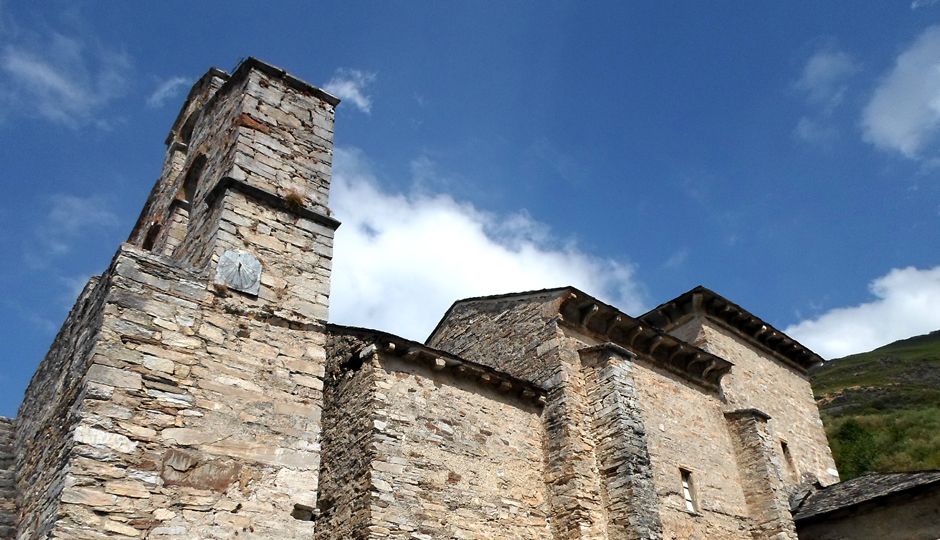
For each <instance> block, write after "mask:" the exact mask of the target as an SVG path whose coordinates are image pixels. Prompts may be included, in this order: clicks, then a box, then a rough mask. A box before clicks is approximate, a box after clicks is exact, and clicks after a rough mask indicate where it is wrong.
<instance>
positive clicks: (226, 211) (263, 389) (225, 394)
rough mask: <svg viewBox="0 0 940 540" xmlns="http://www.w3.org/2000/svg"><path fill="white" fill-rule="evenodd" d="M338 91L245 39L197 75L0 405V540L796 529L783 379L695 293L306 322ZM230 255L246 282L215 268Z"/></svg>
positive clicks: (795, 372) (318, 296) (512, 301)
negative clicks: (785, 455)
mask: <svg viewBox="0 0 940 540" xmlns="http://www.w3.org/2000/svg"><path fill="white" fill-rule="evenodd" d="M336 104H337V100H336V99H335V98H333V97H332V96H329V95H327V94H325V93H324V92H323V91H321V90H319V89H316V88H314V87H312V86H310V85H308V84H306V83H304V82H302V81H299V80H297V79H295V78H294V77H292V76H290V75H289V74H286V73H285V72H283V71H281V70H279V69H277V68H274V67H273V66H269V65H267V64H264V63H261V62H259V61H257V60H254V59H249V60H247V61H245V62H244V63H243V64H241V65H240V66H239V68H238V69H237V70H236V71H235V73H233V74H232V75H229V74H227V73H224V72H221V71H219V70H210V71H209V73H207V74H206V75H205V76H204V77H203V78H202V79H201V80H200V81H199V82H197V84H196V86H195V87H194V89H193V91H192V92H191V93H190V94H189V97H188V98H187V102H186V103H185V104H184V106H183V109H182V111H181V113H180V116H179V118H178V119H177V121H176V123H175V124H174V126H173V130H172V131H171V133H170V136H169V137H168V141H167V142H168V145H169V146H168V150H167V154H166V158H165V161H164V166H163V171H162V174H161V176H160V178H159V179H158V181H157V183H156V185H155V186H154V189H153V191H152V193H151V195H150V197H149V199H148V201H147V204H146V206H145V207H144V209H143V211H142V212H141V216H140V218H139V220H138V222H137V225H136V226H135V228H134V231H133V232H132V234H131V237H130V240H129V242H128V243H127V244H124V245H122V246H121V247H120V248H119V250H118V252H117V253H116V255H115V257H114V259H113V260H112V262H111V265H110V267H109V268H108V269H107V271H106V272H104V274H102V276H101V277H100V278H94V279H93V280H91V282H90V283H89V285H88V286H87V287H86V288H85V290H84V291H83V292H82V294H81V295H80V297H79V299H78V301H77V302H76V305H75V307H74V308H73V309H72V311H71V312H70V313H69V316H68V318H67V319H66V321H65V324H64V325H63V327H62V329H61V331H60V332H59V334H58V335H57V337H56V339H55V342H54V343H53V345H52V347H51V348H50V351H49V353H48V354H47V356H46V358H45V359H44V360H43V362H42V363H41V365H40V367H39V369H38V370H37V372H36V375H35V376H34V378H33V380H32V382H31V383H30V386H29V389H28V391H27V393H26V396H25V397H24V401H23V405H22V407H21V409H20V411H19V415H18V417H17V419H16V421H15V422H12V421H9V420H6V419H0V540H8V539H13V538H16V539H17V540H31V539H34V538H35V539H40V538H41V539H45V538H69V539H73V540H91V539H99V538H148V539H169V538H219V539H222V538H235V537H242V538H255V539H269V538H279V539H280V538H284V539H300V538H305V539H309V538H315V539H319V540H328V539H334V538H353V539H369V540H373V539H376V540H377V539H384V538H388V539H400V540H405V539H407V540H429V539H437V538H447V539H471V538H473V539H476V538H480V539H482V538H487V539H490V538H493V539H533V540H534V539H538V540H543V539H544V540H548V539H552V540H606V539H614V538H617V539H620V538H627V539H659V538H662V539H671V540H678V539H683V540H685V539H711V538H720V539H729V540H730V539H740V540H743V539H747V538H766V537H773V538H775V539H778V540H779V539H781V538H794V536H793V535H794V529H793V523H792V519H791V518H790V517H789V514H788V509H787V495H788V494H789V490H790V489H791V488H792V487H793V484H794V483H795V482H796V478H790V477H788V476H787V475H785V474H784V473H783V472H782V467H783V465H782V461H781V459H782V456H781V455H780V445H779V443H780V441H781V440H786V442H787V443H788V445H789V448H790V450H791V451H792V453H793V456H794V457H795V464H796V467H798V468H799V469H800V472H801V473H803V474H804V475H806V474H809V475H814V476H816V477H819V478H820V479H822V480H824V481H825V482H829V481H833V480H835V479H836V478H837V477H836V476H835V474H836V473H835V472H834V469H832V467H833V465H832V458H831V454H830V452H829V449H828V447H827V446H826V441H825V438H824V434H823V431H822V429H821V424H820V423H819V417H818V412H817V411H816V409H815V404H814V403H813V399H812V395H811V393H810V391H809V385H808V382H807V380H806V377H805V373H803V372H802V371H801V364H799V363H797V364H795V365H793V363H792V362H790V360H792V359H790V358H789V357H784V356H782V355H781V351H780V350H776V349H773V350H772V349H768V348H767V347H768V343H769V342H768V341H767V340H766V339H765V340H764V341H760V340H755V339H751V338H749V337H748V336H745V335H742V334H740V332H738V330H735V328H732V327H730V326H728V325H727V324H726V323H727V321H726V320H724V319H722V321H724V322H721V321H719V320H713V318H709V317H710V316H709V315H707V314H706V315H702V316H697V315H695V313H697V312H695V311H694V309H693V308H694V305H692V307H690V308H689V309H690V311H689V313H691V314H692V315H689V316H685V315H683V316H684V317H685V318H683V319H682V320H681V321H672V319H671V318H670V317H671V314H672V313H673V312H674V311H675V310H674V309H672V308H670V307H669V304H664V306H661V308H660V309H659V310H658V311H657V312H656V313H657V315H656V317H658V318H655V317H652V316H650V315H649V314H648V316H647V318H648V319H649V320H653V319H655V320H664V321H666V322H667V323H669V327H668V328H653V329H650V328H649V327H648V326H649V324H648V322H647V321H646V320H643V321H641V320H639V319H634V318H632V317H630V316H629V315H627V314H624V313H622V312H619V311H618V310H617V309H616V308H613V307H612V306H607V305H605V304H603V303H602V302H599V301H598V300H596V299H593V298H591V297H590V296H588V295H586V294H584V293H583V292H581V291H577V290H575V289H572V288H570V287H566V288H560V289H551V290H543V291H535V292H531V293H520V294H514V295H504V296H498V297H487V298H478V299H469V300H466V301H461V302H458V303H457V304H455V305H454V306H453V307H452V308H451V309H450V310H449V311H448V313H447V314H446V315H445V317H444V319H443V320H442V322H441V324H440V325H439V326H438V328H437V329H436V330H435V331H434V333H433V334H432V335H431V337H430V338H429V339H428V342H427V345H421V344H418V343H415V342H410V341H408V340H404V339H402V338H399V337H396V336H391V335H389V334H384V333H382V332H378V331H372V330H363V329H354V328H347V327H340V326H336V325H328V324H327V322H326V321H327V307H328V303H329V294H330V272H331V260H332V253H333V252H332V248H333V234H334V231H335V230H336V228H337V227H338V226H339V223H338V222H337V221H336V220H334V219H333V218H332V217H330V215H331V212H330V210H329V206H328V194H329V184H330V175H331V163H332V134H333V115H334V107H335V105H336ZM227 250H239V251H245V252H248V253H250V254H251V255H252V257H255V258H257V260H258V261H259V262H260V264H261V266H262V269H263V271H262V274H261V278H260V287H259V288H258V290H257V294H254V292H255V291H254V289H252V291H251V293H252V294H242V293H240V292H238V291H235V290H230V289H229V288H227V287H226V286H224V285H223V284H221V283H215V282H214V280H213V279H212V277H213V276H215V274H216V265H217V262H218V259H219V256H220V255H221V254H222V253H224V252H225V251H227ZM692 304H694V302H693V303H692ZM690 305H691V304H690ZM598 313H600V315H598ZM752 319H753V317H750V318H748V320H749V321H750V320H752ZM642 325H647V327H645V328H644V327H642ZM758 326H759V325H758ZM666 332H669V333H666ZM670 333H671V334H670ZM752 337H753V336H752ZM787 350H789V349H787ZM800 354H804V355H805V354H806V353H805V351H801V352H800ZM758 405H759V406H760V407H762V408H763V409H764V410H765V411H766V412H768V413H769V414H770V416H769V417H767V416H766V415H761V414H757V415H756V416H755V415H750V416H748V415H747V414H744V413H740V412H739V413H735V414H727V415H726V413H729V412H730V411H732V410H736V409H744V410H750V408H753V407H756V406H758ZM682 471H684V472H682ZM683 475H686V476H687V480H688V479H692V486H694V487H693V488H692V489H691V490H690V492H694V501H693V500H687V496H686V495H685V493H684V491H685V490H684V489H683V485H682V478H683ZM689 475H691V476H689ZM826 475H828V476H826ZM791 476H794V477H795V476H796V475H791ZM825 482H824V483H825ZM687 483H688V482H687ZM689 497H692V495H689ZM693 503H694V504H693ZM690 505H691V506H690Z"/></svg>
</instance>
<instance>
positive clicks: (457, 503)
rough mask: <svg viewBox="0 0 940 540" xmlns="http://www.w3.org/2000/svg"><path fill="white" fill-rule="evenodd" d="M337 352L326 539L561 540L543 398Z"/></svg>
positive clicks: (393, 360) (420, 366) (321, 531)
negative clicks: (552, 502) (551, 495)
mask: <svg viewBox="0 0 940 540" xmlns="http://www.w3.org/2000/svg"><path fill="white" fill-rule="evenodd" d="M330 343H331V345H330V348H329V351H330V366H329V368H328V371H327V378H326V379H327V380H326V382H327V389H326V392H325V394H326V395H325V399H326V404H327V405H326V415H327V416H326V417H325V418H324V424H325V426H326V427H325V430H324V437H323V443H324V444H323V456H324V457H323V462H322V467H321V477H322V478H323V484H322V485H321V491H320V502H319V504H318V507H319V511H320V515H319V518H318V520H317V536H316V537H317V539H323V540H326V539H333V538H355V539H365V538H368V539H370V540H371V539H398V540H405V539H408V540H431V539H437V538H465V539H470V538H492V539H507V540H508V539H518V540H522V539H531V540H549V539H551V538H553V535H552V531H551V525H550V521H551V520H550V506H549V500H548V489H547V486H546V483H545V448H544V444H545V441H544V436H545V431H544V427H543V425H542V419H541V414H542V410H541V409H542V407H541V405H540V404H539V403H538V402H537V401H536V400H535V399H532V398H526V397H523V396H520V395H518V394H517V393H514V392H511V391H504V389H505V384H503V383H499V382H494V381H493V380H492V379H491V378H489V377H490V376H488V375H487V376H485V377H482V378H479V379H478V378H477V377H476V376H473V375H469V374H468V373H467V372H463V371H461V370H459V369H456V370H453V369H445V368H444V367H443V364H442V365H441V366H439V368H440V369H436V368H432V367H431V366H429V365H428V364H427V363H426V362H421V361H416V360H415V359H414V358H413V357H409V356H408V355H405V356H406V358H403V357H400V356H396V355H393V354H391V353H385V352H378V351H377V349H376V347H375V346H374V345H372V344H371V342H369V341H368V340H363V339H359V338H353V337H348V336H331V338H330ZM380 345H381V344H380ZM442 362H443V360H442Z"/></svg>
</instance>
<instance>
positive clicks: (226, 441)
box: [56, 246, 325, 539]
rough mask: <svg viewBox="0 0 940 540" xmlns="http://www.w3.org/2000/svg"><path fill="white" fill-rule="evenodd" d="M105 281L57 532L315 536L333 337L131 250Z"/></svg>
mask: <svg viewBox="0 0 940 540" xmlns="http://www.w3.org/2000/svg"><path fill="white" fill-rule="evenodd" d="M105 279H107V280H109V282H110V292H109V294H108V297H107V302H106V305H105V308H104V319H103V321H102V330H101V337H100V341H99V343H98V344H97V346H96V348H95V355H94V357H93V359H92V364H91V365H90V366H89V369H88V371H87V375H86V376H85V380H84V385H83V386H81V387H80V388H81V399H80V400H79V401H78V402H77V403H76V404H75V405H74V406H73V408H74V409H75V410H76V411H77V412H78V413H79V414H80V422H79V423H78V425H77V426H76V427H75V429H74V431H73V433H72V435H71V437H72V441H73V444H74V448H73V449H72V451H71V453H70V454H69V455H68V456H67V459H68V461H69V463H70V468H69V470H68V477H67V478H66V480H65V489H64V491H63V493H62V505H61V507H60V509H59V519H58V521H57V523H56V531H57V534H61V535H66V536H68V537H70V538H98V537H99V536H101V535H102V534H103V533H102V531H103V532H107V533H109V534H111V535H117V536H124V537H131V538H135V537H147V538H153V539H157V538H179V537H199V538H229V537H233V536H235V535H236V534H238V535H248V536H249V537H250V536H251V535H252V534H253V535H257V536H258V537H268V538H271V537H277V538H302V537H309V536H310V535H312V534H313V523H312V522H309V521H301V520H297V519H292V518H291V514H292V512H293V510H294V506H295V504H301V505H306V506H310V507H312V506H314V505H315V501H316V489H317V474H318V469H319V431H320V407H321V404H322V395H321V391H322V386H323V382H322V374H323V364H324V360H325V349H324V334H323V332H322V328H320V327H318V326H311V325H308V324H306V323H303V322H299V321H290V320H286V319H282V318H279V317H278V316H276V315H274V314H273V313H271V312H270V310H267V309H266V308H265V307H264V306H263V305H260V306H259V305H256V302H255V301H253V300H251V299H247V298H245V297H241V296H220V295H217V294H214V293H212V292H210V291H209V290H208V287H207V283H206V282H205V280H200V279H198V276H194V275H193V274H191V273H190V272H188V271H186V270H185V269H183V268H180V267H177V266H173V265H171V264H169V263H168V261H166V260H165V259H162V258H159V257H156V256H153V255H150V254H148V253H146V252H142V251H139V250H136V249H134V248H132V247H130V246H125V247H124V248H122V250H121V251H120V252H119V253H118V256H117V257H116V258H115V262H114V263H113V265H112V268H111V270H110V271H109V274H108V275H107V276H106V278H105Z"/></svg>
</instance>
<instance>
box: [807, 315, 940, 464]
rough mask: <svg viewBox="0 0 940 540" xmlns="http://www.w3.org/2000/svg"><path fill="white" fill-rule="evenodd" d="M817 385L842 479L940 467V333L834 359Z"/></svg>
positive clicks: (818, 373) (818, 374) (817, 373)
mask: <svg viewBox="0 0 940 540" xmlns="http://www.w3.org/2000/svg"><path fill="white" fill-rule="evenodd" d="M812 382H813V391H814V393H815V394H816V402H817V404H818V405H819V410H820V413H821V415H822V419H823V423H824V424H825V425H826V433H827V434H828V435H829V444H830V446H832V452H833V455H834V456H835V459H836V465H837V466H838V467H839V472H840V473H841V475H842V479H843V480H846V479H849V478H853V477H855V476H859V475H861V474H864V473H866V472H869V471H879V472H893V471H911V470H921V469H940V330H938V331H936V332H931V333H930V334H926V335H923V336H916V337H912V338H909V339H904V340H901V341H895V342H894V343H891V344H889V345H885V346H884V347H879V348H877V349H875V350H873V351H870V352H867V353H861V354H854V355H851V356H846V357H845V358H839V359H836V360H830V361H828V362H826V363H825V364H824V365H823V366H821V367H819V368H817V369H816V370H814V371H813V373H812Z"/></svg>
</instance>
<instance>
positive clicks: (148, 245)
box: [141, 223, 160, 251]
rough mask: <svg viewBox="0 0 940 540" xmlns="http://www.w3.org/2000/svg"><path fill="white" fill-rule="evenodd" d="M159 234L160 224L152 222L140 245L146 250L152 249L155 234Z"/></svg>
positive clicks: (155, 239)
mask: <svg viewBox="0 0 940 540" xmlns="http://www.w3.org/2000/svg"><path fill="white" fill-rule="evenodd" d="M159 234H160V224H159V223H154V224H153V225H151V226H150V228H149V229H147V236H145V237H144V243H143V245H142V246H141V247H143V248H144V249H146V250H147V251H152V250H153V245H154V243H156V241H157V235H159Z"/></svg>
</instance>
